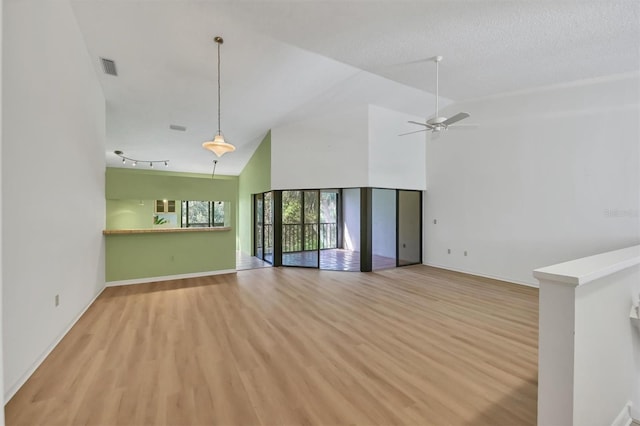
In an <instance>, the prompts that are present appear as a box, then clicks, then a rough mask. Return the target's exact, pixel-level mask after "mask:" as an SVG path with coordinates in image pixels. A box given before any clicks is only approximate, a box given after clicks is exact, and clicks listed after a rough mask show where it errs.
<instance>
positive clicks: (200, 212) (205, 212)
mask: <svg viewBox="0 0 640 426" xmlns="http://www.w3.org/2000/svg"><path fill="white" fill-rule="evenodd" d="M188 203H189V213H188V215H187V221H188V223H189V226H202V227H205V226H209V202H208V201H188Z"/></svg>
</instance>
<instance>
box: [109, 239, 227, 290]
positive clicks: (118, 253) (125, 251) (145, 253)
mask: <svg viewBox="0 0 640 426" xmlns="http://www.w3.org/2000/svg"><path fill="white" fill-rule="evenodd" d="M105 239H106V244H105V250H106V265H107V266H106V281H107V282H109V281H121V280H130V279H136V278H150V277H161V276H166V275H179V274H190V273H196V272H209V271H220V270H227V269H236V250H235V245H236V238H235V233H234V232H233V231H220V232H184V233H181V232H176V233H159V234H130V235H107V236H105Z"/></svg>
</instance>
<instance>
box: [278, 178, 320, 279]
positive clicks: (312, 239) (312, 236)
mask: <svg viewBox="0 0 640 426" xmlns="http://www.w3.org/2000/svg"><path fill="white" fill-rule="evenodd" d="M319 198H320V195H319V191H315V190H312V191H282V264H283V265H285V266H303V267H307V268H318V267H319V266H320V260H319V244H318V242H319V238H318V236H319V232H318V227H319V223H318V219H319V214H320V211H319V205H320V203H319Z"/></svg>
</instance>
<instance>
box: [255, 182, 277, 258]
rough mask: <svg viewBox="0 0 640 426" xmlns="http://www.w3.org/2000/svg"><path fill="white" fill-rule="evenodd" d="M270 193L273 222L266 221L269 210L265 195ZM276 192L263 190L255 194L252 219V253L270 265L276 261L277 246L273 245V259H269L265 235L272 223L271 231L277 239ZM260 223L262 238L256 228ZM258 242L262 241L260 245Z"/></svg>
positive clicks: (273, 237)
mask: <svg viewBox="0 0 640 426" xmlns="http://www.w3.org/2000/svg"><path fill="white" fill-rule="evenodd" d="M269 193H270V194H271V203H272V206H271V214H272V216H273V217H272V218H271V223H270V224H267V223H266V222H265V214H266V211H267V209H266V208H265V195H266V194H269ZM274 193H275V191H265V192H261V193H258V194H253V220H252V222H253V227H252V230H253V253H252V255H253V256H255V257H257V258H258V259H260V260H263V261H265V262H267V263H269V264H270V265H274V263H275V257H276V250H275V247H274V246H273V245H272V247H271V250H272V253H271V260H268V259H267V253H266V250H265V249H266V247H265V241H266V238H265V237H266V227H267V225H270V226H271V229H272V231H271V232H272V233H273V236H272V242H273V241H274V240H275V212H274V208H273V207H274V206H273V205H274V204H275V202H274ZM258 201H262V209H261V215H260V218H259V219H260V221H258ZM260 224H261V225H262V229H261V232H260V238H258V236H257V235H256V229H257V227H258V225H260ZM258 240H260V241H258ZM258 242H260V246H258ZM258 248H261V249H262V256H258Z"/></svg>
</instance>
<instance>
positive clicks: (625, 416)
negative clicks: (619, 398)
mask: <svg viewBox="0 0 640 426" xmlns="http://www.w3.org/2000/svg"><path fill="white" fill-rule="evenodd" d="M632 424H634V425H636V424H640V423H638V421H637V420H634V419H632V418H631V401H629V402H627V403H626V404H625V405H624V407H622V411H620V413H619V414H618V416H617V417H616V418H615V420H614V421H613V423H611V426H630V425H632Z"/></svg>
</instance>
